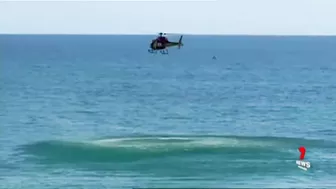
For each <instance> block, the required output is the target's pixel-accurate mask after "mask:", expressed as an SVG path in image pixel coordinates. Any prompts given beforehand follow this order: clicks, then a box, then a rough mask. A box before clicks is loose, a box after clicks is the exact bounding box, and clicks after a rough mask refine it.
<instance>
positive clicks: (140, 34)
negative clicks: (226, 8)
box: [0, 33, 336, 37]
mask: <svg viewBox="0 0 336 189" xmlns="http://www.w3.org/2000/svg"><path fill="white" fill-rule="evenodd" d="M0 35H64V36H65V35H69V36H99V35H101V36H155V35H157V34H155V33H154V34H147V33H146V34H144V33H0ZM167 35H184V36H185V35H186V36H247V37H336V34H195V33H167Z"/></svg>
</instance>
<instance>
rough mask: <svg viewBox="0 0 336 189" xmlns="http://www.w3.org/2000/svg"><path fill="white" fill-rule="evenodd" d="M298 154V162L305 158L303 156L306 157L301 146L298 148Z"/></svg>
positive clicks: (304, 150)
mask: <svg viewBox="0 0 336 189" xmlns="http://www.w3.org/2000/svg"><path fill="white" fill-rule="evenodd" d="M298 150H299V152H300V153H301V154H300V160H303V159H304V158H305V155H306V148H305V147H303V146H301V147H299V148H298Z"/></svg>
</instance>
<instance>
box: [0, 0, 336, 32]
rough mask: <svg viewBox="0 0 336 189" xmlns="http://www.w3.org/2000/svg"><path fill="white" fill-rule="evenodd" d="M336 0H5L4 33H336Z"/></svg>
mask: <svg viewBox="0 0 336 189" xmlns="http://www.w3.org/2000/svg"><path fill="white" fill-rule="evenodd" d="M335 18H336V0H217V1H216V0H208V1H190V0H189V1H177V0H175V1H172V0H170V1H168V0H167V1H164V0H161V1H160V0H151V1H139V0H137V1H112V0H110V1H108V0H105V1H99V2H94V1H80V0H77V1H51V0H45V1H12V0H0V33H26V34H32V33H46V34H48V33H53V34H155V33H157V32H159V31H163V32H167V33H189V34H190V33H191V34H249V35H335V34H336V22H335V20H334V19H335Z"/></svg>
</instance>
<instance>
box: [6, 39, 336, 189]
mask: <svg viewBox="0 0 336 189" xmlns="http://www.w3.org/2000/svg"><path fill="white" fill-rule="evenodd" d="M153 37H154V36H104V35H102V36H76V35H68V36H67V35H1V36H0V160H1V161H0V188H3V189H14V188H15V189H19V188H20V189H21V188H22V189H49V188H50V189H51V188H55V189H56V188H67V189H77V188H81V189H101V188H133V187H174V188H177V187H179V188H185V187H198V188H199V187H204V188H214V187H221V188H224V187H249V188H251V187H255V188H266V187H287V188H288V187H314V188H333V187H335V186H336V159H335V158H336V128H335V126H336V101H335V98H336V53H335V47H336V37H267V36H259V37H257V36H256V37H248V36H222V37H220V36H189V35H185V36H184V41H183V42H184V46H183V48H181V49H177V48H171V49H169V55H161V54H160V53H158V54H150V53H148V52H147V50H148V47H149V43H150V41H151V40H152V38H153ZM169 38H170V40H172V41H174V40H178V38H179V36H170V37H169ZM213 56H215V57H216V58H217V59H213ZM300 146H304V147H305V148H306V157H305V161H309V162H310V163H311V168H310V169H309V170H307V171H304V170H301V169H299V168H298V167H297V165H296V160H298V158H299V156H300V154H299V151H298V147H300Z"/></svg>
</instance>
